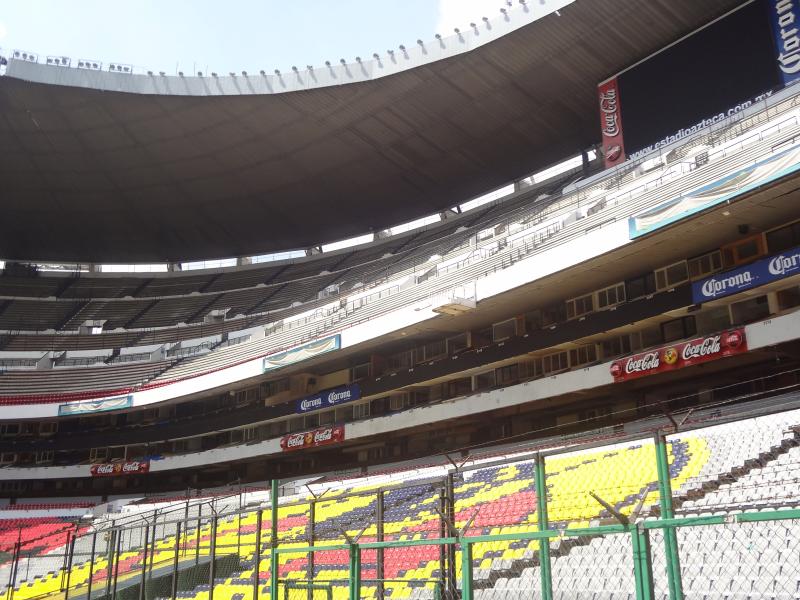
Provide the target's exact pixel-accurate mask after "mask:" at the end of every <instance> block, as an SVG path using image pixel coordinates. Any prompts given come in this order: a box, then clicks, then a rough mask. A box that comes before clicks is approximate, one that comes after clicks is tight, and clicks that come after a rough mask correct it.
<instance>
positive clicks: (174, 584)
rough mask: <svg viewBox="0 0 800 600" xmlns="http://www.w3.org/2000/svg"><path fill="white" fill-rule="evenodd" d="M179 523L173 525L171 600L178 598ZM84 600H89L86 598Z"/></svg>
mask: <svg viewBox="0 0 800 600" xmlns="http://www.w3.org/2000/svg"><path fill="white" fill-rule="evenodd" d="M180 539H181V522H180V521H178V522H177V523H176V524H175V556H174V557H173V558H172V600H175V599H176V598H177V597H178V559H179V558H180V555H181V545H180V543H179V541H180ZM86 600H90V599H89V598H87V599H86Z"/></svg>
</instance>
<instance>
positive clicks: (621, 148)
mask: <svg viewBox="0 0 800 600" xmlns="http://www.w3.org/2000/svg"><path fill="white" fill-rule="evenodd" d="M597 96H598V104H599V108H600V130H601V131H602V134H603V145H602V152H603V159H604V161H605V166H606V167H613V166H614V165H618V164H620V163H621V162H624V161H625V144H624V141H623V138H622V111H621V108H620V97H619V86H618V85H617V79H616V77H615V78H613V79H609V80H608V81H606V82H605V83H601V84H600V85H599V86H597Z"/></svg>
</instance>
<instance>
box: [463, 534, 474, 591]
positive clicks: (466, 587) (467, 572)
mask: <svg viewBox="0 0 800 600" xmlns="http://www.w3.org/2000/svg"><path fill="white" fill-rule="evenodd" d="M461 600H473V598H472V542H470V541H468V540H466V539H464V538H463V537H462V538H461Z"/></svg>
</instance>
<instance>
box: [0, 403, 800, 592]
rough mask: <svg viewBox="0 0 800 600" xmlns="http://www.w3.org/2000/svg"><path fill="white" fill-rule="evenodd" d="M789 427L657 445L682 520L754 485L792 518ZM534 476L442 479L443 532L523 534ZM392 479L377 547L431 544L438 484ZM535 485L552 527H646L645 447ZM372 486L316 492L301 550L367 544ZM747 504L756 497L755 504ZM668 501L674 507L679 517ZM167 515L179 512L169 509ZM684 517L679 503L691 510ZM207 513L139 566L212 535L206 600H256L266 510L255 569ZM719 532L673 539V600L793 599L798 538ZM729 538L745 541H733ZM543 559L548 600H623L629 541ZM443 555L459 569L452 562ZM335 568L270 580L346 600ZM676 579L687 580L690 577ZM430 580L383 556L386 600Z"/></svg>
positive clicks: (414, 549)
mask: <svg viewBox="0 0 800 600" xmlns="http://www.w3.org/2000/svg"><path fill="white" fill-rule="evenodd" d="M798 423H800V411H795V412H792V413H784V414H782V415H778V416H775V417H764V418H760V419H753V420H749V421H746V422H740V423H737V424H735V425H724V426H720V427H712V428H708V429H706V430H699V431H696V432H688V433H680V434H675V435H673V436H670V438H669V440H668V462H669V471H670V475H671V480H672V486H673V491H674V494H675V499H676V504H677V505H679V509H680V510H684V511H685V505H686V503H687V502H689V500H688V498H689V497H692V498H694V499H695V500H693V501H694V502H697V500H699V499H700V498H704V497H706V496H707V497H709V498H718V499H719V500H720V502H716V504H715V506H727V507H729V508H732V507H734V506H740V503H741V502H742V501H747V500H748V497H747V496H743V495H742V494H740V493H739V491H738V490H739V489H740V488H748V487H752V486H756V485H762V486H766V487H764V489H766V490H767V491H770V490H771V491H773V492H774V491H775V490H776V486H778V487H779V489H780V491H782V492H783V493H784V495H783V496H781V497H780V501H781V502H782V505H783V506H795V505H796V506H800V489H798V486H797V485H796V481H797V479H798V470H797V466H798V464H800V462H799V461H798V460H797V459H798V457H799V456H800V454H799V452H800V450H798V448H800V434H797V433H795V431H794V430H793V429H792V426H795V425H797V424H798ZM734 431H735V432H736V434H735V435H733V432H734ZM742 440H746V442H743V441H742ZM534 471H535V466H534V463H533V462H532V461H531V460H520V459H517V460H514V459H513V458H508V459H506V460H505V461H504V462H503V463H502V464H490V465H487V466H484V467H480V468H476V469H473V470H469V471H465V472H463V473H460V474H456V479H455V486H454V493H455V497H454V500H455V504H454V508H455V515H454V516H455V526H456V528H463V527H467V531H466V534H467V535H469V536H478V535H488V534H503V533H519V532H532V531H535V530H536V529H537V522H538V514H537V494H539V493H540V490H537V489H536V485H535V472H534ZM406 476H407V481H406V484H405V485H403V486H401V487H394V488H390V489H387V490H386V491H385V492H384V538H385V539H386V540H419V541H423V540H427V539H434V538H438V537H439V536H440V535H441V533H442V531H441V527H442V522H441V517H440V513H439V506H440V502H441V486H440V482H439V481H438V480H431V479H418V480H416V481H415V477H423V475H419V474H417V472H415V471H409V472H407V474H406ZM732 477H733V480H732V479H731V478H732ZM546 481H547V491H546V493H547V496H548V511H549V518H550V522H551V526H552V527H554V528H559V529H570V528H576V527H586V526H590V525H592V524H597V523H598V522H606V523H608V522H616V521H614V519H613V517H612V515H611V513H610V511H608V510H607V509H606V508H604V507H603V506H601V505H600V504H599V503H598V502H597V501H596V500H595V499H594V498H593V497H592V494H595V495H597V496H598V497H600V498H602V499H603V501H604V502H605V503H607V504H608V505H610V506H611V507H613V509H614V510H615V511H617V512H618V513H621V514H623V515H629V516H630V515H632V514H633V513H634V511H636V510H637V509H638V508H639V507H640V505H641V509H642V511H641V513H640V515H641V516H643V517H646V518H653V517H651V516H648V515H651V514H652V512H653V511H654V509H655V508H656V507H657V505H658V494H657V485H656V481H657V474H656V460H655V449H654V445H653V442H652V440H645V441H643V442H641V443H625V444H617V445H614V446H607V447H601V448H595V449H591V450H583V451H577V452H570V453H564V454H555V455H552V456H548V457H547V459H546ZM723 483H725V485H722V484H723ZM726 486H727V487H726ZM378 487H379V484H376V483H372V484H366V483H359V482H358V481H357V480H356V481H353V482H352V484H351V485H350V486H349V487H346V488H340V489H332V490H329V491H328V493H326V494H325V495H324V496H322V498H321V499H319V500H316V501H315V518H314V532H315V542H316V543H317V544H318V545H340V544H345V543H346V541H347V538H348V537H350V538H354V537H358V536H361V537H360V539H359V541H360V542H368V541H374V540H376V539H377V535H378V532H377V527H376V518H377V516H376V511H377V504H376V499H377V497H376V490H377V489H378ZM758 498H760V499H763V498H762V496H759V497H758ZM310 500H311V498H310V497H307V498H305V499H303V500H301V501H299V502H298V503H295V504H288V505H284V506H281V507H280V508H279V510H278V519H279V521H278V524H277V528H278V543H279V546H280V547H281V548H286V549H291V548H300V547H303V546H306V545H307V544H308V535H309V531H310V521H309V508H310ZM722 500H724V502H722ZM681 502H683V503H684V508H680V503H681ZM178 504H180V500H177V502H176V506H177V505H178ZM697 507H698V506H697V505H696V504H695V505H693V508H695V509H697ZM193 510H194V509H193ZM194 514H195V513H193V515H194ZM208 514H209V513H208V512H206V517H205V518H204V519H203V521H202V522H201V524H200V526H199V529H198V527H197V525H196V523H197V521H196V520H195V517H194V516H192V517H191V520H190V522H189V524H188V528H187V529H185V530H183V531H182V533H181V534H180V535H176V534H177V531H176V530H175V527H174V525H171V526H165V527H164V528H161V529H159V530H157V531H158V534H159V538H158V539H157V541H156V542H155V544H150V547H149V548H148V550H147V556H148V557H149V560H152V561H153V563H154V565H155V566H156V568H158V566H159V565H164V566H166V565H171V564H172V561H173V560H174V559H175V554H176V549H177V553H178V557H179V563H180V564H181V565H186V566H188V565H192V564H194V561H196V560H203V559H206V558H207V557H208V556H209V555H210V551H211V546H212V536H213V538H214V546H215V548H216V554H217V556H222V555H230V556H231V557H233V558H234V560H236V561H237V563H238V565H239V569H238V570H235V571H234V572H233V573H231V574H230V575H228V576H225V577H219V578H218V579H217V580H216V583H215V586H214V598H215V600H220V599H223V600H251V599H252V595H253V577H254V574H255V573H256V572H257V573H258V575H259V589H260V593H262V594H265V593H267V592H268V588H269V583H270V575H271V569H272V568H273V566H272V565H271V564H270V559H269V539H268V535H269V531H270V528H271V523H270V520H269V515H270V513H269V511H268V510H264V511H263V512H262V517H263V520H262V536H261V544H262V546H261V559H260V561H258V563H256V560H255V550H256V537H257V532H256V526H257V514H256V512H246V513H244V514H242V515H241V516H229V517H224V518H220V520H219V521H218V522H217V525H216V529H214V528H213V526H212V524H211V522H209V519H208ZM197 518H199V515H198V516H197ZM750 525H752V527H750ZM725 527H726V526H723V527H717V528H713V527H706V528H705V529H701V528H688V529H687V530H686V531H685V535H684V532H681V536H680V537H679V544H680V552H681V553H682V554H683V555H685V556H686V562H685V564H686V568H687V575H686V581H687V584H686V585H687V588H686V589H687V592H688V594H687V597H692V598H696V599H697V600H700V599H701V598H704V597H705V598H709V597H729V596H731V595H732V594H734V593H735V592H736V590H738V589H747V590H749V592H752V594H750V595H747V596H745V597H743V598H742V600H745V598H749V599H750V600H755V599H756V598H758V599H759V600H761V599H762V598H763V599H764V600H766V599H767V598H770V600H775V598H778V596H777V595H774V596H769V595H768V593H767V590H768V591H769V592H770V593H777V592H778V591H779V590H778V587H780V589H781V590H784V589H785V590H789V592H788V593H789V594H790V595H788V596H786V598H787V600H788V598H795V596H792V595H791V594H793V593H795V592H797V591H798V590H800V588H798V585H800V568H797V569H795V570H794V571H792V572H791V573H789V572H786V573H782V572H777V571H774V567H775V566H776V565H778V566H779V563H780V562H781V561H784V562H785V561H786V554H785V552H787V551H789V552H794V553H795V554H792V556H796V551H797V550H798V548H799V547H800V542H799V541H798V540H800V535H799V534H800V530H798V527H800V526H799V525H797V523H796V522H788V523H787V524H786V525H785V526H784V525H781V524H780V523H764V524H748V527H742V528H740V529H737V530H735V532H734V533H730V532H728V530H727V529H726V528H725ZM758 527H761V528H762V529H759V528H758ZM764 528H766V529H764ZM741 531H745V532H750V533H745V534H741V533H740V532H741ZM765 532H767V533H765ZM651 535H652V543H653V545H654V547H656V548H658V547H659V544H661V545H662V546H663V540H660V539H659V538H658V535H659V533H658V532H654V533H653V534H651ZM731 536H734V537H731ZM742 536H744V537H742ZM740 537H741V539H740ZM142 540H143V538H142V536H141V532H139V537H138V538H137V537H136V534H135V532H134V533H132V534H130V535H128V537H123V543H122V545H121V549H122V552H121V554H120V556H119V565H118V567H115V569H116V570H118V572H119V574H120V576H121V577H123V578H124V577H128V576H131V577H132V576H133V574H135V573H137V572H139V570H140V569H141V562H142V560H143V558H144V556H145V552H144V549H143V547H142V543H143V542H142ZM86 543H87V540H82V541H80V543H79V547H81V548H83V546H81V545H80V544H83V545H85V544H86ZM538 549H539V542H538V541H527V540H520V541H513V540H512V541H492V542H481V543H476V544H474V545H473V569H474V573H473V574H474V581H475V587H476V597H478V598H481V599H483V600H495V599H497V600H505V599H506V598H517V597H521V596H520V595H519V594H520V591H521V590H528V591H530V590H531V589H537V588H538V577H539V571H538V569H539V567H538V566H537V565H538V562H537V556H538ZM551 550H552V556H553V582H554V588H555V589H556V590H557V591H558V592H559V594H560V596H557V597H563V598H567V597H570V598H571V597H577V596H576V594H584V593H589V592H591V593H593V594H600V595H596V596H591V595H590V596H587V598H589V597H592V598H596V599H597V600H601V599H602V600H616V599H617V598H618V597H619V598H632V594H633V593H634V588H633V576H632V564H633V563H632V561H631V549H630V539H629V536H626V535H606V536H605V537H596V538H588V537H578V538H564V539H554V540H552V541H551ZM734 553H735V554H736V556H734ZM457 554H458V556H459V557H460V550H459V551H458V553H457ZM659 555H660V556H663V552H662V551H661V550H658V549H657V550H655V551H654V557H657V556H659ZM84 556H85V555H84ZM348 559H349V557H348V552H347V550H340V549H331V550H325V551H320V552H318V553H315V556H314V569H313V572H311V567H310V563H309V560H308V555H307V554H306V553H301V552H297V553H282V554H280V556H279V561H278V564H277V566H275V568H277V570H278V577H279V580H281V581H282V582H284V583H282V584H281V585H283V586H285V585H286V583H285V582H286V581H288V582H292V581H294V582H295V583H296V585H300V586H301V587H302V583H300V582H302V581H304V580H307V579H308V578H310V577H313V579H314V581H315V582H317V583H320V582H322V583H324V582H331V583H330V585H332V586H333V597H334V598H336V599H337V600H339V598H345V597H346V594H347V585H346V581H344V580H345V579H346V578H347V573H348ZM734 561H738V562H737V564H739V565H745V566H746V567H747V568H746V571H745V570H744V569H741V571H740V573H739V574H736V573H734V572H733V570H732V569H731V568H730V567H729V565H731V564H733V562H734ZM697 565H700V567H699V568H698V567H697ZM108 567H109V565H108V564H107V553H100V555H98V556H97V557H96V560H95V562H94V563H93V565H92V568H91V573H90V568H89V564H88V563H87V562H86V561H83V562H76V563H75V564H74V565H73V570H72V573H71V577H70V580H71V582H72V585H73V586H76V588H77V589H81V586H85V584H86V582H87V581H88V580H89V578H90V577H91V578H92V581H93V582H94V581H96V582H98V584H101V582H103V581H105V580H106V578H107V576H108ZM654 568H655V569H656V570H660V571H659V574H658V575H657V576H656V579H657V581H656V583H657V587H659V586H660V587H659V589H662V588H663V585H664V581H665V579H664V567H663V564H661V563H658V561H657V560H656V565H655V567H654ZM688 569H691V574H689V570H688ZM770 569H773V570H770ZM441 573H442V571H441V564H440V551H439V548H438V546H436V545H433V544H424V543H423V544H421V545H417V546H410V547H399V548H391V549H387V550H386V551H385V553H384V578H385V579H386V582H385V594H384V595H385V597H390V598H432V597H433V593H434V588H435V585H434V583H435V582H436V581H437V580H438V578H439V577H440V576H441ZM1 575H2V573H0V576H1ZM376 576H377V552H376V551H375V550H364V551H363V552H362V578H363V579H364V584H363V586H362V590H361V594H362V597H364V598H373V597H376V594H377V589H378V588H377V585H376V584H375V582H374V581H372V582H371V581H370V580H371V579H374V578H375V577H376ZM59 578H60V572H59V571H58V570H56V571H54V572H53V573H50V574H43V575H39V576H38V577H33V578H32V579H31V580H30V581H26V582H24V584H23V585H21V586H18V589H17V591H16V592H15V594H14V597H15V598H16V599H17V600H27V599H28V598H33V597H38V596H42V595H47V594H48V593H50V592H54V591H55V590H57V589H58V587H57V586H58V582H59V581H60V579H59ZM198 583H200V582H198ZM0 585H2V582H0ZM208 592H209V588H208V585H207V584H205V583H202V584H200V585H197V586H196V587H194V588H193V589H190V590H184V591H182V592H181V594H180V596H181V597H182V598H187V599H193V600H204V599H205V598H206V597H207V596H208ZM749 592H748V594H749ZM0 593H2V589H0ZM717 594H719V595H717ZM315 597H316V596H315ZM581 597H582V596H581ZM781 597H783V596H781Z"/></svg>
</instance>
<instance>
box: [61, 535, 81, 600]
mask: <svg viewBox="0 0 800 600" xmlns="http://www.w3.org/2000/svg"><path fill="white" fill-rule="evenodd" d="M76 537H78V536H77V534H76V533H73V534H72V539H71V540H70V542H69V559H68V560H67V584H66V585H65V586H64V600H69V584H70V580H71V579H72V560H73V557H74V556H75V538H76Z"/></svg>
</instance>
